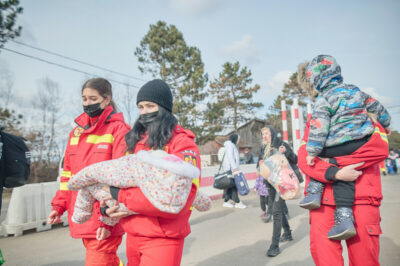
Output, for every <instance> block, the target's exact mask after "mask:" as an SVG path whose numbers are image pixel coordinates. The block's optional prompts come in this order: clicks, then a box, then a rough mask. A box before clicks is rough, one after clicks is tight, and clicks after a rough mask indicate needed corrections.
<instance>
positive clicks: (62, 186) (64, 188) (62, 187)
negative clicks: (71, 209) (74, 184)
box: [60, 182, 69, 191]
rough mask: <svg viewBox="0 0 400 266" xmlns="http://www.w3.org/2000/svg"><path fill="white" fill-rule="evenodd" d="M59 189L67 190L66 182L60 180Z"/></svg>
mask: <svg viewBox="0 0 400 266" xmlns="http://www.w3.org/2000/svg"><path fill="white" fill-rule="evenodd" d="M60 190H64V191H66V190H69V189H68V182H60Z"/></svg>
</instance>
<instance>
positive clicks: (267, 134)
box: [257, 127, 289, 223]
mask: <svg viewBox="0 0 400 266" xmlns="http://www.w3.org/2000/svg"><path fill="white" fill-rule="evenodd" d="M272 130H273V134H275V130H274V129H272ZM261 137H262V141H261V142H262V146H261V148H260V152H259V156H258V158H259V161H258V162H257V169H260V163H262V162H263V160H265V159H266V158H268V157H269V156H270V155H271V154H272V153H271V151H273V149H274V148H273V147H272V148H271V130H270V128H269V127H263V128H262V129H261ZM275 150H276V149H275ZM263 182H264V185H265V186H266V187H267V196H266V199H265V200H266V204H267V211H266V215H265V217H264V218H262V219H263V220H264V222H266V223H269V222H271V220H272V211H273V208H274V202H275V189H274V188H273V186H272V185H271V184H270V183H268V181H267V180H264V179H263ZM283 211H284V213H285V216H286V218H287V219H289V210H288V208H287V205H286V202H285V203H284V205H283Z"/></svg>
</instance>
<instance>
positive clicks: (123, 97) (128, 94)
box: [117, 83, 137, 125]
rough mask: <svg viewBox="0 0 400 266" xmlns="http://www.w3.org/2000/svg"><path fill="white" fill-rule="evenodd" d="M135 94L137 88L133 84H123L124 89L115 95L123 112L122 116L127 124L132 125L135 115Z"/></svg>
mask: <svg viewBox="0 0 400 266" xmlns="http://www.w3.org/2000/svg"><path fill="white" fill-rule="evenodd" d="M136 94H137V89H136V88H134V87H133V86H129V83H128V85H127V86H125V89H124V90H123V91H122V93H120V94H119V95H118V97H117V99H118V102H117V104H118V106H119V107H120V108H121V111H122V112H123V113H124V118H125V120H126V122H127V123H128V124H129V125H132V123H133V122H134V119H135V116H136V113H137V112H136V102H135V100H136Z"/></svg>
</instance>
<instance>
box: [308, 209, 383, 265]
mask: <svg viewBox="0 0 400 266" xmlns="http://www.w3.org/2000/svg"><path fill="white" fill-rule="evenodd" d="M334 210H335V206H328V205H321V207H320V208H318V209H315V210H311V211H310V250H311V255H312V257H313V259H314V262H315V264H316V265H317V266H328V265H331V266H338V265H344V261H343V257H342V245H341V243H340V241H338V240H330V239H328V231H329V230H330V229H331V228H332V226H333V225H334ZM353 214H354V219H355V228H356V230H357V235H356V236H354V237H352V238H350V239H347V240H346V245H347V249H348V254H349V263H350V266H361V265H362V266H369V265H371V266H372V265H374V266H375V265H379V235H380V234H382V231H381V227H380V220H381V217H380V214H379V207H378V206H374V205H354V206H353Z"/></svg>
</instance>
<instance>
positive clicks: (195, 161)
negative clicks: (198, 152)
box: [183, 155, 197, 167]
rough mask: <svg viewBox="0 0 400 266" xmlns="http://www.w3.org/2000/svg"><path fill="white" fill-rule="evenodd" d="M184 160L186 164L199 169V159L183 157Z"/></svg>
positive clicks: (188, 156) (190, 156) (189, 156)
mask: <svg viewBox="0 0 400 266" xmlns="http://www.w3.org/2000/svg"><path fill="white" fill-rule="evenodd" d="M183 159H184V160H185V162H187V163H190V164H191V165H193V166H196V167H197V157H196V156H192V155H183Z"/></svg>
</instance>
